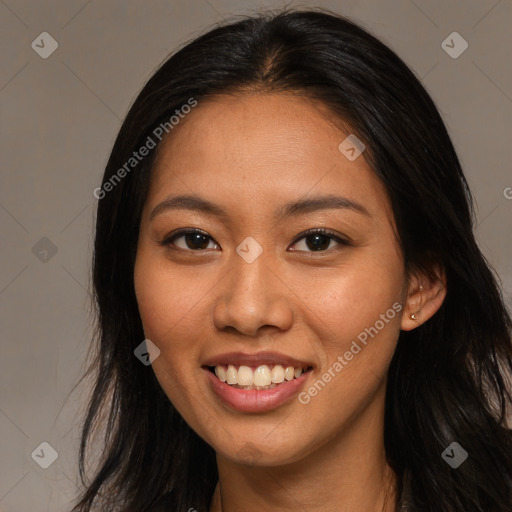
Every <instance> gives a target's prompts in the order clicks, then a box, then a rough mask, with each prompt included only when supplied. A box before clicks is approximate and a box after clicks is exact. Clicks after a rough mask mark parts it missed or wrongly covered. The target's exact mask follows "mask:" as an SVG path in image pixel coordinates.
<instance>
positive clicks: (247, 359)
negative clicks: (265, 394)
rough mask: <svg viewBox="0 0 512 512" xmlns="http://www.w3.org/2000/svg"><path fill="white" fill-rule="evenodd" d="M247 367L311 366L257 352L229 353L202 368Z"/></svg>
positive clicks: (274, 353)
mask: <svg viewBox="0 0 512 512" xmlns="http://www.w3.org/2000/svg"><path fill="white" fill-rule="evenodd" d="M230 364H232V365H233V366H249V367H251V368H254V367H258V366H262V365H265V364H266V365H276V364H279V365H281V366H293V367H294V368H308V367H311V366H313V364H312V363H311V362H307V361H301V360H300V359H296V358H294V357H290V356H287V355H285V354H279V353H277V352H257V353H254V354H244V353H241V352H230V353H226V354H222V355H219V356H216V357H212V358H210V359H208V360H207V361H205V363H204V365H203V366H209V367H215V366H220V365H225V366H228V365H230Z"/></svg>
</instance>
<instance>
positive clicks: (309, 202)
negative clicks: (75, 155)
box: [149, 194, 372, 221]
mask: <svg viewBox="0 0 512 512" xmlns="http://www.w3.org/2000/svg"><path fill="white" fill-rule="evenodd" d="M334 208H335V209H345V210H352V211H354V212H357V213H361V214H363V215H367V216H368V217H371V216H372V215H371V214H370V212H369V211H368V210H367V209H366V208H365V207H364V206H363V205H362V204H360V203H358V202H356V201H353V200H352V199H348V198H346V197H342V196H336V195H332V194H330V195H325V196H318V197H312V198H309V199H299V200H297V201H291V202H289V203H286V204H285V205H283V206H281V207H280V208H278V209H277V210H276V212H275V216H276V217H280V216H282V217H292V216H298V215H303V214H306V213H312V212H316V211H319V210H327V209H334ZM169 210H193V211H198V212H201V213H206V214H210V215H215V216H217V217H219V218H221V219H224V220H227V219H228V217H229V215H228V213H227V212H226V210H224V209H223V208H222V207H221V206H219V205H218V204H215V203H212V202H211V201H208V200H206V199H203V198H201V197H199V196H194V195H178V196H174V197H168V198H167V199H165V200H164V201H162V202H161V203H159V204H158V205H157V206H156V207H155V208H154V209H153V211H152V212H151V214H150V216H149V220H150V221H151V220H153V219H154V218H155V217H156V216H157V215H159V214H161V213H163V212H167V211H169Z"/></svg>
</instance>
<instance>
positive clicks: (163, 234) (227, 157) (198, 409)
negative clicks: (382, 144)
mask: <svg viewBox="0 0 512 512" xmlns="http://www.w3.org/2000/svg"><path fill="white" fill-rule="evenodd" d="M349 133H350V132H342V131H341V130H340V129H339V128H336V127H335V126H334V125H333V124H331V123H330V122H329V121H328V117H326V115H325V112H324V113H323V114H322V111H321V110H320V107H319V106H318V105H317V104H314V103H312V102H308V101H306V100H304V99H301V98H298V97H294V96H292V95H288V94H275V95H263V94H262V95H259V94H254V95H251V96H247V97H233V96H217V97H215V98H213V99H210V100H208V101H203V102H201V101H200V102H199V104H198V106H197V107H196V108H195V109H193V110H192V111H191V113H189V114H188V115H187V116H186V117H185V119H183V120H181V121H180V124H179V125H178V126H176V127H174V129H173V131H172V132H171V134H170V137H169V139H168V140H166V141H165V144H164V143H163V144H162V146H161V147H160V148H159V156H158V159H157V162H156V166H155V168H154V169H153V173H152V176H151V184H150V189H149V194H148V197H147V201H146V204H145V207H144V211H143V216H142V220H141V225H140V236H139V242H138V251H137V259H136V264H135V289H136V295H137V300H138V304H139V310H140V315H141V318H142V323H143V326H144V332H145V336H146V338H147V339H149V340H151V341H152V342H153V343H154V344H155V345H156V346H157V347H158V348H159V349H160V351H161V352H160V355H159V357H157V358H156V360H155V361H154V362H153V370H154V372H155V374H156V377H157V378H158V381H159V382H160V384H161V386H162V388H163V389H164V391H165V392H166V394H167V396H168V397H169V399H170V400H171V402H172V403H173V404H174V406H175V407H176V408H177V410H178V411H179V412H180V413H181V415H182V416H183V418H184V419H185V421H186V422H187V423H188V424H189V425H190V426H191V427H192V428H193V429H194V430H195V431H196V432H197V433H198V434H199V435H200V436H201V437H202V438H203V439H204V440H205V441H206V442H207V443H209V444H210V445H211V446H212V447H213V448H214V449H215V450H216V452H217V453H218V454H219V455H221V456H223V457H225V458H228V459H230V460H231V461H234V462H241V463H244V462H253V463H257V464H266V465H278V464H284V463H290V462H294V461H298V460H299V459H301V458H303V457H305V456H306V455H308V454H311V453H313V452H314V451H315V450H318V449H320V448H321V447H324V448H325V447H326V446H329V443H332V442H335V440H336V439H341V438H342V437H343V436H344V435H348V433H349V431H350V430H351V429H352V428H353V427H354V425H358V424H359V425H360V426H361V425H362V424H363V422H362V419H363V418H365V422H364V426H361V428H365V429H367V430H368V432H369V433H370V431H371V429H376V430H380V429H381V427H382V425H381V423H380V418H381V416H382V415H381V412H382V410H383V409H382V408H383V403H384V393H385V387H386V374H387V368H388V365H389V363H390V361H391V358H392V356H393V352H394V349H395V345H396V341H397V338H398V335H399V331H400V328H401V322H402V316H403V312H402V311H401V304H403V302H404V299H406V296H407V290H406V283H405V273H404V265H403V258H402V255H401V252H400V250H399V248H398V246H397V241H396V239H395V235H394V228H393V226H394V225H393V217H392V213H391V209H390V205H389V202H388V199H387V196H386V193H385V190H384V188H383V186H382V184H381V183H380V181H379V180H378V179H377V178H376V176H375V175H374V173H373V172H372V171H371V170H370V168H369V166H368V165H367V163H366V162H365V159H364V154H363V155H361V156H359V157H357V158H355V159H354V157H355V156H357V152H356V149H357V148H356V149H355V150H354V151H352V150H351V149H350V148H351V147H353V144H352V145H350V140H349V141H347V142H345V143H344V144H345V145H342V147H341V150H340V149H339V146H340V143H342V142H343V141H344V140H345V139H346V137H347V136H348V135H349ZM176 196H193V199H194V200H195V202H193V201H192V200H188V201H186V200H182V201H181V202H174V203H173V202H172V198H173V197H176ZM328 197H330V198H331V201H330V202H328V203H327V202H325V204H324V203H323V201H324V199H326V198H328ZM336 197H337V198H339V199H338V200H337V201H336V200H333V198H336ZM206 202H207V203H208V204H210V203H211V204H212V205H214V208H206V206H204V204H206ZM291 203H296V205H295V206H293V207H288V208H286V206H287V205H289V204H291ZM201 204H203V206H201ZM301 205H302V206H301ZM221 212H222V213H221ZM320 228H323V229H325V230H327V231H328V232H332V236H329V235H326V234H322V233H320V234H318V233H317V234H316V235H315V234H314V233H313V234H312V235H306V236H305V235H304V232H305V231H306V230H316V229H320ZM178 229H186V230H192V229H197V230H200V231H201V233H200V234H199V235H197V234H186V233H185V234H183V233H181V234H175V232H176V231H177V230H178ZM201 234H202V236H201ZM172 235H175V236H172ZM336 237H339V240H338V239H337V238H336ZM164 242H165V243H164ZM228 365H232V366H233V368H231V367H228ZM213 366H221V367H222V369H217V372H218V374H219V376H216V375H215V374H214V373H213V371H214V370H212V368H211V367H213ZM289 366H292V367H293V368H299V367H300V368H303V369H306V370H307V371H306V372H305V373H303V374H302V375H301V376H300V377H299V378H295V370H288V371H286V368H287V367H289ZM239 367H244V368H242V369H241V370H240V371H237V370H239ZM279 367H282V370H281V369H280V368H279ZM283 373H284V381H282V382H279V381H281V380H282V379H283ZM298 373H299V372H297V374H298ZM291 377H293V379H292V380H287V379H288V378H291ZM251 378H252V379H253V382H254V380H256V382H257V383H259V384H261V385H264V383H268V382H269V379H270V381H272V380H273V381H275V382H273V384H274V386H273V387H271V388H269V389H259V390H258V389H251V390H249V389H247V390H246V389H243V388H240V387H239V386H240V384H237V385H234V384H228V383H227V382H223V380H225V379H228V382H231V383H233V382H235V381H236V382H238V379H240V381H241V382H242V384H244V383H247V382H250V380H251ZM245 379H248V380H245ZM315 383H316V384H315ZM244 385H245V384H244ZM315 390H316V391H315Z"/></svg>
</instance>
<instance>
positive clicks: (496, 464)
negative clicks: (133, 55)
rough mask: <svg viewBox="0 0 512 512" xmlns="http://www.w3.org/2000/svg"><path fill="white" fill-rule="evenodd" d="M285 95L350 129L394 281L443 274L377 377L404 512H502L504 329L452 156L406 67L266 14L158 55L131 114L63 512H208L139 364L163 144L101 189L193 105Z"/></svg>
mask: <svg viewBox="0 0 512 512" xmlns="http://www.w3.org/2000/svg"><path fill="white" fill-rule="evenodd" d="M280 91H286V92H288V93H293V94H297V95H301V96H303V97H304V98H306V99H314V100H317V101H320V102H321V103H322V104H323V105H324V106H326V107H327V108H328V109H329V111H330V112H331V113H332V115H333V119H340V120H342V121H344V122H347V123H348V124H349V125H350V126H351V129H352V130H353V133H355V134H357V137H358V138H359V139H361V140H362V141H363V142H364V143H365V144H366V147H367V151H366V152H365V157H366V158H367V159H368V162H369V163H370V165H371V167H372V169H373V170H374V172H375V173H376V175H377V176H378V177H379V178H380V179H381V180H382V182H383V184H384V185H385V187H386V189H387V193H388V194H389V198H390V201H391V204H392V208H393V212H394V218H395V222H396V226H397V233H398V238H399V243H400V245H401V248H402V251H403V254H404V259H405V267H406V270H407V271H408V272H415V271H418V270H421V271H423V272H426V273H428V274H429V275H431V274H432V273H433V272H434V271H435V268H436V266H437V267H439V266H440V267H442V268H443V269H444V272H445V275H446V279H447V295H446V299H445V300H444V303H443V305H442V306H441V308H440V310H439V311H438V312H437V313H436V314H435V315H434V316H433V317H432V318H431V319H430V320H428V321H427V322H426V323H424V324H423V325H421V326H419V327H418V328H416V329H414V330H412V331H408V332H401V333H400V338H399V340H398V345H397V348H396V352H395V354H394V357H393V360H392V363H391V365H390V368H389V374H388V387H387V395H386V411H385V448H386V453H387V458H388V462H389V464H390V465H391V466H392V468H393V469H394V470H395V472H396V474H397V476H398V497H399V501H400V503H407V506H408V510H409V511H411V512H430V511H432V512H433V511H435V512H438V511H439V510H442V511H443V512H490V511H492V512H510V510H511V507H512V431H511V430H509V428H508V427H507V405H508V404H510V403H511V402H512V397H511V391H510V382H507V375H512V343H511V320H510V316H509V314H508V312H507V310H506V308H505V305H504V301H503V297H502V295H501V293H500V289H499V287H498V284H497V282H496V278H495V277H494V275H493V272H492V271H491V270H490V267H489V265H488V263H487V262H486V261H485V259H484V257H483V255H482V253H481V252H480V250H479V248H478V246H477V244H476V242H475V238H474V235H473V229H472V227H473V223H474V212H473V205H472V198H471V194H470V192H469V189H468V185H467V183H466V180H465V178H464V175H463V172H462V169H461V166H460V163H459V160H458V158H457V155H456V153H455V150H454V147H453V145H452V143H451V141H450V138H449V136H448V133H447V131H446V128H445V126H444V124H443V121H442V120H441V117H440V115H439V113H438V111H437V109H436V107H435V105H434V103H433V102H432V100H431V98H430V97H429V95H428V94H427V92H426V91H425V89H424V88H423V86H422V85H421V84H420V82H419V81H418V79H417V78H416V77H415V76H414V74H413V73H412V72H411V71H410V70H409V68H408V67H407V66H406V65H405V64H404V62H403V61H402V60H401V59H400V58H399V57H397V56H396V55H395V54H394V53H393V52H392V51H391V50H390V49H389V48H387V47H386V46H385V45H384V44H383V43H381V42H380V41H378V40H377V39H376V38H375V37H373V36H372V35H370V34H369V33H367V32H366V31H365V30H363V29H361V28H360V27H358V26H357V25H355V24H353V23H352V22H350V21H348V20H347V19H345V18H342V17H340V16H338V15H335V14H333V13H330V12H327V11H319V10H308V11H297V10H285V11H280V12H278V13H272V12H268V13H264V14H261V15H257V16H252V17H243V18H241V19H238V20H236V21H232V20H231V21H230V22H229V23H226V24H224V25H221V26H218V27H215V28H214V29H212V30H210V31H209V32H207V33H205V34H204V35H202V36H200V37H198V38H196V39H195V40H193V41H192V42H190V43H188V44H187V45H186V46H184V47H182V48H181V49H180V50H179V51H177V52H176V53H174V54H173V55H172V56H171V57H170V58H168V60H166V61H165V62H164V63H163V64H162V65H161V66H160V67H159V68H158V70H157V71H156V72H155V73H154V75H153V76H152V77H151V78H150V80H149V81H148V82H147V84H146V85H145V87H144V88H143V89H142V91H141V92H140V94H139V95H138V97H137V98H136V100H135V102H134V103H133V105H132V107H131V108H130V111H129V112H128V115H127V116H126V119H125V121H124V123H123V125H122V127H121V129H120V131H119V135H118V137H117V139H116V141H115V144H114V147H113V150H112V153H111V155H110V158H109V160H108V163H107V166H106V169H105V174H104V177H103V185H102V187H104V188H102V192H101V195H100V196H99V197H101V198H100V199H99V201H98V210H97V226H96V238H95V251H94V263H93V283H94V292H95V305H96V309H97V316H98V323H97V336H96V338H97V340H98V346H97V356H96V359H95V360H94V361H93V363H92V365H91V371H94V372H95V379H96V381H95V387H94V390H93V393H92V398H91V401H90V405H89V409H88V413H87V416H86V419H85V422H84V427H83V433H82V442H81V448H80V475H81V478H82V482H83V483H84V491H83V493H82V495H81V497H80V501H79V503H78V504H77V505H76V507H75V508H74V511H75V512H88V511H90V510H95V509H96V508H95V507H98V508H99V510H102V511H106V510H119V511H121V512H134V511H137V512H143V511H147V510H149V509H150V508H151V507H153V506H154V505H156V504H157V503H159V502H162V500H163V499H164V497H165V496H167V497H168V498H169V500H170V501H169V503H170V505H169V506H170V508H169V510H173V511H183V512H186V511H188V510H189V509H190V508H194V509H196V510H198V511H199V512H205V511H207V510H208V505H209V502H210V498H211V496H212V493H213V489H214V486H215V484H216V481H217V478H218V474H217V468H216V463H215V453H214V451H213V449H212V448H211V447H210V446H208V445H207V444H206V443H205V442H204V441H203V440H202V439H201V438H199V437H198V436H197V435H196V434H195V432H194V431H192V430H191V429H190V427H189V426H188V425H187V424H186V423H185V422H184V421H183V419H182V418H181V416H180V415H179V414H178V413H177V411H176V410H175V408H174V407H173V405H172V404H171V403H170V401H169V400H168V398H167V396H166V395H165V393H164V392H163V390H162V389H161V387H160V385H159V383H158V381H157V380H156V377H155V375H154V373H153V371H152V369H151V367H150V366H145V365H143V364H141V362H140V361H139V360H138V359H137V358H136V357H135V356H134V354H133V351H134V349H135V347H137V346H138V345H139V344H140V343H141V341H142V340H143V339H144V333H143V329H142V324H141V320H140V315H139V312H138V308H137V301H136V298H135V293H134V283H133V269H134V260H135V252H136V246H137V239H138V229H139V224H140V218H141V211H142V207H143V205H144V201H145V197H146V192H147V190H148V181H149V176H150V170H151V167H152V165H153V163H154V158H155V154H156V151H157V149H158V145H157V146H156V148H153V149H151V150H150V151H149V153H148V155H147V156H145V157H144V158H143V159H141V161H140V162H138V163H137V164H136V166H134V168H133V169H130V171H129V172H126V173H121V174H123V176H122V179H117V178H116V179H115V180H114V178H113V177H114V175H116V173H117V177H119V173H118V170H119V169H120V168H122V167H123V165H125V164H126V162H128V161H129V160H130V158H132V157H133V152H134V151H137V150H138V149H139V148H140V147H142V146H143V145H145V144H146V141H147V140H148V137H152V138H153V139H155V135H154V133H155V132H154V130H155V128H156V127H158V126H160V125H161V123H164V122H168V121H169V119H170V117H171V116H172V115H173V113H174V112H175V111H176V110H179V109H180V108H181V107H182V106H183V105H185V104H187V103H188V102H189V101H190V99H191V98H194V99H195V100H196V101H197V102H198V104H199V106H198V107H197V108H200V105H201V100H202V99H204V98H206V97H207V96H211V95H215V94H218V93H226V92H227V93H235V94H244V93H246V92H263V93H266V92H270V93H278V92H280ZM176 129H179V127H178V128H176ZM169 132H170V135H169V136H171V137H172V131H170V130H169ZM157 133H158V132H157ZM132 163H133V162H132ZM125 169H126V167H125ZM109 180H110V181H109ZM113 180H114V181H113ZM107 182H109V183H110V186H108V187H107V186H105V184H107ZM107 189H108V190H107ZM102 429H103V430H102ZM99 431H104V436H103V437H102V438H101V442H102V445H101V446H102V448H101V449H102V454H101V457H100V461H99V463H98V465H97V467H96V468H94V475H93V478H91V479H90V480H89V479H87V475H86V473H87V471H86V459H87V453H88V451H89V446H90V445H91V439H92V437H93V434H94V433H96V432H99ZM452 442H457V443H458V444H459V445H460V446H461V447H462V448H463V449H465V450H466V451H467V452H468V459H467V460H466V461H465V462H464V463H463V464H462V465H460V466H459V467H458V468H457V469H454V468H452V467H451V466H450V465H449V464H447V462H446V461H445V460H443V457H442V456H441V454H442V452H443V451H444V450H445V449H446V448H447V447H449V445H451V443H452Z"/></svg>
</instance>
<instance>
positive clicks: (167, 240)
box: [159, 228, 352, 254]
mask: <svg viewBox="0 0 512 512" xmlns="http://www.w3.org/2000/svg"><path fill="white" fill-rule="evenodd" d="M318 233H319V234H322V235H325V236H327V237H329V238H331V239H332V240H334V241H335V242H337V243H338V244H339V245H345V246H350V245H352V241H351V240H350V239H349V238H348V237H345V236H342V235H340V234H338V233H336V232H334V231H331V230H329V229H326V228H311V229H308V230H306V231H303V232H302V233H300V234H298V235H297V237H296V238H295V240H294V241H293V242H292V244H291V245H295V244H296V243H297V242H299V241H300V240H302V239H303V238H306V237H307V236H309V235H315V234H318ZM187 234H200V235H204V236H205V237H207V238H209V239H210V240H212V241H213V242H214V243H215V244H217V245H219V244H218V242H216V241H215V239H214V238H213V237H212V236H210V235H209V234H208V233H207V232H206V231H203V230H201V229H198V228H179V229H177V230H175V231H173V232H171V233H169V234H168V235H166V236H165V237H164V239H163V240H162V241H161V242H159V245H162V246H164V247H168V246H170V245H172V243H171V241H172V240H173V239H176V238H179V237H180V236H184V235H187ZM174 248H176V249H179V250H183V251H186V252H194V253H200V252H202V251H208V252H209V251H210V250H209V249H198V250H193V249H182V248H181V247H174ZM330 250H332V248H331V249H327V250H325V251H296V252H311V253H320V254H321V253H326V252H329V251H330Z"/></svg>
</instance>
